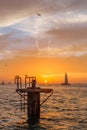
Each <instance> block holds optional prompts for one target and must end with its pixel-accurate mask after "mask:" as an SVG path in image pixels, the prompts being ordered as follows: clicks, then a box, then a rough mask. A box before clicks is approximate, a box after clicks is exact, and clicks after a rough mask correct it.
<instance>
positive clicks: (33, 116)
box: [15, 75, 53, 124]
mask: <svg viewBox="0 0 87 130" xmlns="http://www.w3.org/2000/svg"><path fill="white" fill-rule="evenodd" d="M15 83H16V84H17V89H16V92H17V93H18V94H19V95H20V97H21V100H20V103H21V110H22V109H23V110H24V111H25V109H27V117H28V123H29V124H35V123H39V119H40V107H41V105H42V104H43V103H44V102H45V101H47V99H48V98H49V97H50V96H51V95H52V93H53V89H41V88H39V87H36V77H28V76H27V75H25V85H24V87H23V84H22V79H21V77H20V76H15ZM40 93H47V94H48V93H50V94H49V95H48V96H47V98H45V100H44V101H43V102H42V103H40Z"/></svg>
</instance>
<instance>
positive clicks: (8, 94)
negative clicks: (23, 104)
mask: <svg viewBox="0 0 87 130" xmlns="http://www.w3.org/2000/svg"><path fill="white" fill-rule="evenodd" d="M37 86H38V87H41V88H52V89H53V94H52V96H51V97H50V98H49V99H48V100H47V101H46V102H45V103H44V104H43V105H42V106H41V113H40V122H39V124H35V125H30V124H28V123H27V110H25V112H24V110H23V111H21V109H20V96H19V95H18V94H17V93H16V85H13V84H5V85H0V130H87V84H76V85H75V84H74V85H68V86H64V85H59V84H58V85H57V84H56V85H55V84H50V85H48V84H47V85H37ZM47 96H48V94H47V93H44V94H41V96H40V97H41V102H43V100H44V99H45V98H46V97H47Z"/></svg>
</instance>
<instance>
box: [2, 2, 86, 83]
mask: <svg viewBox="0 0 87 130" xmlns="http://www.w3.org/2000/svg"><path fill="white" fill-rule="evenodd" d="M65 72H67V74H68V77H69V80H70V82H72V83H87V0H14V1H13V0H0V81H2V80H6V81H9V80H13V79H14V76H15V75H20V76H22V77H23V78H24V76H25V74H27V75H29V76H36V77H37V80H38V82H44V81H45V80H47V81H48V83H61V82H63V80H64V73H65Z"/></svg>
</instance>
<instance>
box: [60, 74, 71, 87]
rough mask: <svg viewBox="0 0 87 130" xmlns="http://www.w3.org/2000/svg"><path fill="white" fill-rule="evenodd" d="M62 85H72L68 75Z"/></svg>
mask: <svg viewBox="0 0 87 130" xmlns="http://www.w3.org/2000/svg"><path fill="white" fill-rule="evenodd" d="M61 85H70V83H69V82H68V76H67V73H65V77H64V83H62V84H61Z"/></svg>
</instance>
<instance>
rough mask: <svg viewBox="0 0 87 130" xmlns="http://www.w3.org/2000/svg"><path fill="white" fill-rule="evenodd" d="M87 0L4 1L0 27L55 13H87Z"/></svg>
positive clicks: (0, 10)
mask: <svg viewBox="0 0 87 130" xmlns="http://www.w3.org/2000/svg"><path fill="white" fill-rule="evenodd" d="M86 8H87V1H86V0H83V1H81V0H61V1H58V0H55V1H54V0H15V1H12V0H3V1H0V26H8V25H13V24H15V23H17V22H19V21H21V20H23V19H24V18H26V17H29V16H31V15H37V13H38V12H40V13H41V14H42V15H43V14H44V13H45V14H49V13H54V12H58V13H60V12H62V13H64V12H74V11H85V10H86Z"/></svg>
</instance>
